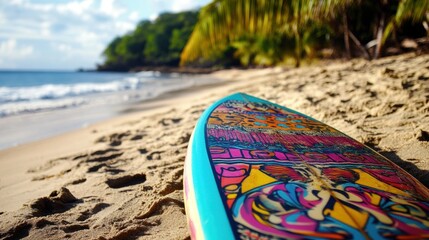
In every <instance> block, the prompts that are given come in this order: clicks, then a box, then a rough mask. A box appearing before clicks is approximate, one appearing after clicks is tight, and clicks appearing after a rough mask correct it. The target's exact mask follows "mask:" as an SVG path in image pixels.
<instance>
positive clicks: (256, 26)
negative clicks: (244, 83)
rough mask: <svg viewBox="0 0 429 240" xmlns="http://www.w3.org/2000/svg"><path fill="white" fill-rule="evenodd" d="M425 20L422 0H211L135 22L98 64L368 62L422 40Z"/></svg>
mask: <svg viewBox="0 0 429 240" xmlns="http://www.w3.org/2000/svg"><path fill="white" fill-rule="evenodd" d="M428 22H429V1H427V0H366V1H365V0H325V1H314V0H214V1H212V2H211V3H210V4H208V5H206V6H205V7H203V8H202V9H200V10H199V11H198V12H197V11H187V12H182V13H175V14H173V13H165V14H162V15H160V16H159V17H158V18H157V19H156V20H155V21H154V22H149V21H142V22H141V23H139V25H138V26H137V28H136V29H135V30H134V31H133V32H131V33H129V34H127V35H125V36H123V37H118V38H115V39H114V40H113V41H112V42H111V43H110V44H109V45H108V47H107V48H106V50H105V51H104V52H103V55H104V57H105V62H104V63H103V64H102V65H100V66H99V69H109V70H129V69H131V68H133V67H137V66H178V65H179V64H180V65H181V66H193V67H212V66H222V67H229V66H272V65H277V64H288V63H290V64H294V65H295V66H297V67H298V66H300V65H301V63H302V61H311V60H312V59H315V58H321V57H340V58H351V57H364V58H367V59H369V60H370V59H375V58H379V57H380V56H383V55H386V54H394V53H398V52H400V51H401V41H403V40H404V39H407V38H412V39H415V38H422V37H426V42H427V37H428V36H429V35H428V33H429V25H428ZM422 39H424V38H422Z"/></svg>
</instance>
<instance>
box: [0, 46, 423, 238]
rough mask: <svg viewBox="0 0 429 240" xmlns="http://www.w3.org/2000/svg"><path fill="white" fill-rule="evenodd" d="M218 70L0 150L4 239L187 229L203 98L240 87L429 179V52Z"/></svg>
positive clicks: (171, 234) (156, 234)
mask: <svg viewBox="0 0 429 240" xmlns="http://www.w3.org/2000/svg"><path fill="white" fill-rule="evenodd" d="M212 76H214V77H218V78H219V79H221V80H220V81H221V82H222V84H217V85H213V86H209V87H199V88H198V89H190V90H187V91H181V92H175V93H170V94H168V95H165V96H164V97H162V98H159V99H157V100H152V101H150V102H145V103H142V104H140V105H137V106H135V107H133V108H132V109H130V110H129V111H127V112H124V114H122V115H121V116H119V117H116V118H114V119H110V120H108V121H104V122H101V123H98V124H94V125H91V126H88V127H86V128H83V129H80V130H77V131H73V132H70V133H67V134H63V135H60V136H57V137H53V138H49V139H45V140H41V141H37V142H34V143H29V144H25V145H22V146H18V147H15V148H10V149H6V150H3V151H0V238H6V239H8V238H9V239H14V238H27V239H42V238H43V239H63V238H72V239H188V238H189V233H188V230H187V226H186V215H185V211H184V203H183V186H182V180H183V164H184V160H185V156H186V148H187V145H188V141H189V138H190V134H191V132H192V130H193V128H194V126H195V123H196V121H197V119H198V118H199V116H200V115H201V113H202V112H203V110H204V109H205V108H206V107H208V106H209V105H210V104H212V103H213V102H214V101H215V100H217V99H219V98H221V97H223V96H226V95H228V94H230V93H234V92H238V91H240V92H245V93H248V94H251V95H254V96H256V97H260V98H264V99H267V100H269V101H273V102H275V103H278V104H280V105H284V106H287V107H289V108H292V109H295V110H297V111H300V112H302V113H304V114H307V115H310V116H312V117H314V118H316V119H318V120H320V121H323V122H325V123H327V124H329V125H331V126H333V127H335V128H337V129H338V130H340V131H342V132H344V133H346V134H348V135H350V136H352V137H353V138H355V139H357V140H359V141H361V142H363V143H365V144H367V145H369V146H371V147H373V148H374V149H375V150H377V151H378V152H379V153H381V154H383V155H384V156H386V157H388V158H389V159H391V160H392V161H394V162H395V163H397V164H398V165H400V166H401V167H403V168H404V169H405V170H407V171H408V172H410V173H411V174H412V175H413V176H415V177H416V178H417V179H419V180H420V181H421V182H422V183H423V184H425V185H426V186H429V55H421V56H417V55H415V54H407V55H401V56H395V57H389V58H384V59H380V60H376V61H372V62H368V61H365V60H352V61H347V62H330V63H326V62H325V63H321V64H317V65H316V66H309V67H303V68H300V69H283V68H280V67H277V68H269V69H259V70H225V71H219V72H215V73H212Z"/></svg>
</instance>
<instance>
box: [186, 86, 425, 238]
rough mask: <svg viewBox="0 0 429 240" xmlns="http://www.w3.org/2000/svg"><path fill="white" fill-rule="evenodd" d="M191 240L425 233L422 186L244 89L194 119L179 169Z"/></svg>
mask: <svg viewBox="0 0 429 240" xmlns="http://www.w3.org/2000/svg"><path fill="white" fill-rule="evenodd" d="M184 192H185V207H186V213H187V218H188V226H189V229H190V233H191V237H192V238H193V239H222V240H226V239H290V238H301V239H302V238H304V239H326V238H329V239H385V238H389V239H392V238H393V239H395V238H397V239H400V238H403V239H423V238H429V191H428V189H427V188H426V187H425V186H424V185H422V184H421V183H420V182H419V181H417V180H416V179H415V178H414V177H412V176H411V175H410V174H408V173H407V172H405V171H404V170H402V169H401V168H400V167H398V166H397V165H395V164H394V163H392V162H391V161H389V160H388V159H386V158H384V157H383V156H381V155H379V154H377V153H376V152H375V151H373V150H371V149H370V148H368V147H367V146H365V145H363V144H361V143H359V142H357V141H356V140H354V139H352V138H350V137H349V136H347V135H345V134H344V133H341V132H339V131H337V130H336V129H334V128H332V127H330V126H328V125H326V124H324V123H321V122H319V121H317V120H315V119H313V118H311V117H308V116H306V115H304V114H301V113H299V112H296V111H294V110H291V109H288V108H285V107H282V106H279V105H277V104H274V103H271V102H268V101H265V100H262V99H258V98H255V97H252V96H249V95H246V94H243V93H237V94H233V95H230V96H228V97H225V98H223V99H221V100H219V101H218V102H216V103H215V104H213V105H212V106H211V107H209V108H208V109H207V110H206V111H205V112H204V113H203V114H202V116H201V117H200V119H199V121H198V123H197V125H196V127H195V129H194V132H193V134H192V137H191V139H190V143H189V147H188V153H187V158H186V161H185V172H184Z"/></svg>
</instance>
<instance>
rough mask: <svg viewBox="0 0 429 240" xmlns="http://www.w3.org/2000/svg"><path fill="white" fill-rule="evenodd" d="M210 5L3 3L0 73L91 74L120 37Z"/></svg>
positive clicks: (173, 1) (185, 1)
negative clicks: (142, 24)
mask: <svg viewBox="0 0 429 240" xmlns="http://www.w3.org/2000/svg"><path fill="white" fill-rule="evenodd" d="M209 2H210V0H68V1H66V0H0V69H12V70H76V69H78V68H85V69H93V68H95V66H96V64H97V63H101V62H102V61H103V58H102V56H101V53H102V52H103V50H104V49H105V47H106V46H107V45H108V44H109V42H110V41H111V40H112V39H113V38H114V37H116V36H119V35H123V34H125V33H127V32H129V31H132V30H133V29H134V28H135V27H136V24H137V23H138V22H139V21H141V20H143V19H149V20H154V19H156V17H157V16H158V15H159V14H160V13H162V12H179V11H184V10H191V9H197V8H199V7H201V6H204V5H205V4H207V3H209Z"/></svg>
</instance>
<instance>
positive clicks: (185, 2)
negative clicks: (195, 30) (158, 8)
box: [171, 0, 196, 12]
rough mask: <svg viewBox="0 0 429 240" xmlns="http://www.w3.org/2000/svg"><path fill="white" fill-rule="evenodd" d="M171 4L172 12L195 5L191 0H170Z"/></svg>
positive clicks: (191, 7)
mask: <svg viewBox="0 0 429 240" xmlns="http://www.w3.org/2000/svg"><path fill="white" fill-rule="evenodd" d="M171 6H172V7H171V10H173V12H180V11H184V10H191V9H193V8H195V7H196V5H195V1H193V0H174V1H171Z"/></svg>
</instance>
